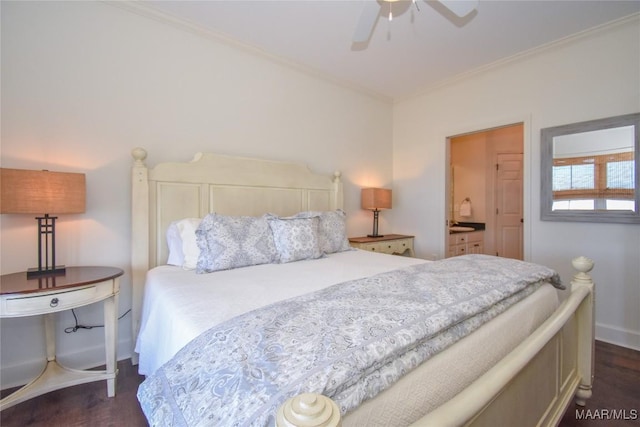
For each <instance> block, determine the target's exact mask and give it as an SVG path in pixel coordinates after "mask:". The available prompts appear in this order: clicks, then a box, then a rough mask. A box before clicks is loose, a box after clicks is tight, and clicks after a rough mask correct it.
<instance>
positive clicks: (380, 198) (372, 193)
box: [361, 188, 391, 210]
mask: <svg viewBox="0 0 640 427" xmlns="http://www.w3.org/2000/svg"><path fill="white" fill-rule="evenodd" d="M361 207H362V209H369V210H380V209H391V190H389V189H387V188H363V189H362V193H361Z"/></svg>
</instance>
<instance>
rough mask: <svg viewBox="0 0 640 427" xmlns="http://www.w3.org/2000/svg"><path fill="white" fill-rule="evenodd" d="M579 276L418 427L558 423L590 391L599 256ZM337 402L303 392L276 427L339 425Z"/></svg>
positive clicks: (583, 261)
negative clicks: (541, 318)
mask: <svg viewBox="0 0 640 427" xmlns="http://www.w3.org/2000/svg"><path fill="white" fill-rule="evenodd" d="M572 264H573V266H574V268H575V269H576V270H578V273H577V274H576V275H575V276H574V277H573V280H572V281H571V294H570V296H569V297H568V298H567V299H566V300H565V301H564V302H563V303H562V304H561V305H560V307H559V308H558V309H557V310H556V311H555V313H554V314H553V315H552V316H551V317H550V318H549V319H547V321H545V322H544V323H543V324H542V325H541V326H540V327H539V328H538V329H537V330H536V331H535V332H534V333H533V334H532V335H530V336H529V337H528V338H527V339H526V340H525V341H523V342H522V343H521V344H520V345H519V346H518V347H516V348H515V349H514V350H513V351H512V352H511V353H509V354H508V355H507V356H506V357H504V359H502V360H501V361H500V363H498V364H497V365H496V366H494V367H493V368H492V369H490V370H489V371H488V372H487V373H485V374H484V375H483V376H481V377H480V378H478V379H477V380H476V381H475V382H474V383H472V384H471V385H470V386H469V387H467V388H466V389H465V390H463V391H462V392H461V393H459V394H458V395H457V396H456V397H454V398H453V399H451V400H449V401H448V402H446V403H444V404H443V405H441V406H440V407H438V408H436V409H435V410H433V411H431V412H430V413H428V414H427V415H426V416H424V417H423V418H421V419H420V420H418V421H416V422H415V423H414V424H413V425H414V426H462V425H473V426H497V425H520V426H526V425H531V426H555V425H557V424H558V423H559V421H560V419H561V418H562V416H563V414H564V412H565V411H566V410H567V408H568V406H569V405H570V404H571V401H572V399H573V398H574V397H575V401H576V403H577V404H578V405H584V404H585V401H586V399H588V398H589V397H590V396H591V386H592V381H593V351H594V314H593V313H594V284H593V281H592V280H591V277H590V276H589V274H588V272H589V271H591V269H592V268H593V261H591V260H589V259H588V258H585V257H578V258H575V259H574V260H573V261H572ZM341 422H342V421H341V419H340V416H339V414H338V413H337V407H336V406H335V404H334V403H333V402H332V401H331V400H330V399H328V398H326V397H325V396H320V395H314V394H304V395H300V396H296V397H295V398H293V399H291V400H289V401H287V402H286V403H285V404H283V406H282V407H281V408H280V410H279V411H278V417H277V425H278V426H279V427H284V426H287V427H290V426H305V427H311V426H326V427H330V426H339V425H341Z"/></svg>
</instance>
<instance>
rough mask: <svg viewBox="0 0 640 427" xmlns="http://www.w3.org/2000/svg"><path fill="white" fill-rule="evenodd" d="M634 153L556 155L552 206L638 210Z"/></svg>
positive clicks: (560, 207) (573, 208)
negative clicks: (564, 156)
mask: <svg viewBox="0 0 640 427" xmlns="http://www.w3.org/2000/svg"><path fill="white" fill-rule="evenodd" d="M633 154H634V153H633V152H623V153H615V154H602V155H596V156H582V157H566V158H557V159H554V160H553V175H552V176H553V180H552V189H553V207H552V210H558V209H560V210H567V209H568V210H594V209H607V210H609V209H614V210H632V211H633V210H635V202H634V177H635V162H634V158H633Z"/></svg>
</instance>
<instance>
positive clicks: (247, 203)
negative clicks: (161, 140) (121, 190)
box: [131, 148, 343, 363]
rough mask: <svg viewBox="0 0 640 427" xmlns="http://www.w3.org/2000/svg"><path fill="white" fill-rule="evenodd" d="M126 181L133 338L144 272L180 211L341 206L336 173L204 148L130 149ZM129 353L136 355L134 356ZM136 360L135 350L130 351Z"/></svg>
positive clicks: (163, 251)
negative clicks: (179, 157)
mask: <svg viewBox="0 0 640 427" xmlns="http://www.w3.org/2000/svg"><path fill="white" fill-rule="evenodd" d="M131 154H132V156H133V159H134V163H133V170H132V186H131V197H132V203H131V275H132V287H133V289H132V310H131V311H132V314H133V322H132V323H133V339H134V340H135V339H136V337H137V335H138V330H139V324H140V314H141V309H142V296H143V294H144V283H145V278H146V273H147V271H148V270H149V269H151V268H153V267H155V266H157V265H162V264H164V263H165V262H166V259H167V255H168V253H167V243H166V230H167V227H168V226H169V224H170V223H171V222H172V221H174V220H177V219H182V218H202V217H204V216H205V215H206V214H208V213H210V212H217V213H221V214H225V215H250V216H259V215H262V214H264V213H267V212H270V213H273V214H276V215H283V216H284V215H292V214H295V213H297V212H300V211H305V210H333V209H342V207H343V196H342V182H341V180H340V173H339V172H335V173H334V175H333V176H325V175H318V174H314V173H312V172H311V171H310V170H309V169H308V168H307V167H306V166H305V165H301V164H297V163H286V162H277V161H271V160H263V159H252V158H245V157H232V156H225V155H219V154H211V153H198V154H196V155H195V156H194V158H193V160H192V161H190V162H168V163H160V164H158V165H156V166H155V167H153V168H148V167H147V166H146V165H145V162H144V161H145V159H146V157H147V152H146V150H144V149H142V148H135V149H134V150H133V151H132V153H131ZM134 356H136V355H134ZM132 360H133V361H134V363H135V362H137V356H136V357H134V358H132Z"/></svg>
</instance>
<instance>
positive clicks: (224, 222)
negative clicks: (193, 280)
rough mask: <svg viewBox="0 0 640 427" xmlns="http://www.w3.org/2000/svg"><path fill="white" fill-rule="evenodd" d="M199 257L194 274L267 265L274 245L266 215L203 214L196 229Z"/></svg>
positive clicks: (274, 257) (272, 256)
mask: <svg viewBox="0 0 640 427" xmlns="http://www.w3.org/2000/svg"><path fill="white" fill-rule="evenodd" d="M196 237H197V240H198V246H199V247H200V256H199V257H198V264H197V266H196V273H211V272H213V271H218V270H228V269H231V268H238V267H246V266H249V265H258V264H268V263H272V262H274V261H275V260H276V255H277V254H276V247H275V244H274V241H273V235H272V234H271V229H270V228H269V222H268V221H267V217H266V216H262V217H251V216H226V215H220V214H217V213H212V214H209V215H207V216H206V217H205V218H204V219H203V220H202V222H201V223H200V226H199V227H198V229H197V230H196Z"/></svg>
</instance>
